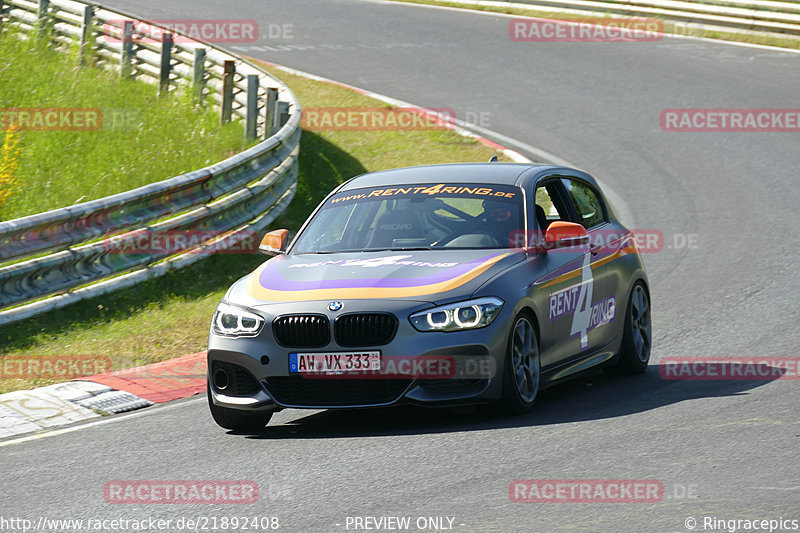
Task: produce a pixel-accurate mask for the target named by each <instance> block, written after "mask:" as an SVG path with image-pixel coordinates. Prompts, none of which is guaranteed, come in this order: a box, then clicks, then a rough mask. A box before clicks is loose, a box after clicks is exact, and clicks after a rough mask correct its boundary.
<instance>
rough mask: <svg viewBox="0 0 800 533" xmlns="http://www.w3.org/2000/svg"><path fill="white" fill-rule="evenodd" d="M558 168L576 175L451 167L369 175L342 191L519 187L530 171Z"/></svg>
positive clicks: (515, 166)
mask: <svg viewBox="0 0 800 533" xmlns="http://www.w3.org/2000/svg"><path fill="white" fill-rule="evenodd" d="M556 168H560V169H563V170H570V171H572V172H574V171H573V170H572V169H565V168H564V167H556V166H553V165H539V164H530V163H449V164H442V165H423V166H416V167H404V168H394V169H390V170H379V171H376V172H369V173H367V174H362V175H360V176H356V177H355V178H353V179H351V180H350V181H347V182H345V183H344V184H342V186H341V187H340V188H339V190H340V191H346V190H352V189H361V188H364V187H385V186H389V185H398V184H416V183H436V182H445V183H483V184H488V183H493V184H501V185H516V184H518V182H519V180H520V177H521V176H522V174H524V173H526V172H528V171H531V170H533V171H536V170H549V169H556ZM537 174H538V172H537Z"/></svg>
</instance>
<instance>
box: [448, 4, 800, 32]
mask: <svg viewBox="0 0 800 533" xmlns="http://www.w3.org/2000/svg"><path fill="white" fill-rule="evenodd" d="M452 1H453V3H457V4H464V5H483V6H498V7H509V6H512V5H516V6H519V7H527V8H530V9H541V10H546V11H550V10H552V11H557V12H558V11H561V12H573V13H578V14H585V15H587V16H592V15H594V16H597V15H598V14H615V15H625V16H630V17H656V18H660V19H664V20H669V21H673V22H679V23H684V24H689V25H699V26H700V27H701V29H707V30H712V31H733V32H758V33H762V34H766V35H771V36H774V37H790V38H798V37H800V3H798V2H796V1H788V0H709V1H707V2H695V1H691V0H514V1H513V2H509V1H498V0H494V1H491V0H489V1H481V0H452ZM689 28H691V26H690V27H689Z"/></svg>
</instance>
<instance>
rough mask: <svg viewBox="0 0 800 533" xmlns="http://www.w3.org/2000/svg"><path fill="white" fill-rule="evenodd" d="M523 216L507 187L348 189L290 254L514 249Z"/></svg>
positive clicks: (515, 193) (516, 192) (517, 194)
mask: <svg viewBox="0 0 800 533" xmlns="http://www.w3.org/2000/svg"><path fill="white" fill-rule="evenodd" d="M524 220H525V218H524V215H523V201H522V192H521V190H520V189H519V188H518V187H512V186H509V185H494V184H492V185H482V184H459V183H448V184H442V183H438V184H437V183H430V184H419V185H413V186H412V185H407V186H399V187H397V186H395V187H371V188H364V189H352V190H347V191H341V192H339V193H337V194H335V195H333V196H331V197H330V198H328V200H327V201H326V202H325V204H324V205H323V206H322V207H321V208H320V210H319V211H317V213H316V214H315V215H314V218H313V219H312V220H311V221H310V222H309V224H308V226H307V227H306V228H305V230H303V232H302V233H301V234H300V236H299V237H298V239H297V243H296V244H295V245H294V247H293V249H292V253H296V254H309V253H334V252H346V251H377V250H419V249H438V248H451V249H452V248H468V249H481V248H515V247H519V246H521V243H520V242H519V241H520V239H521V236H524V231H525V226H524Z"/></svg>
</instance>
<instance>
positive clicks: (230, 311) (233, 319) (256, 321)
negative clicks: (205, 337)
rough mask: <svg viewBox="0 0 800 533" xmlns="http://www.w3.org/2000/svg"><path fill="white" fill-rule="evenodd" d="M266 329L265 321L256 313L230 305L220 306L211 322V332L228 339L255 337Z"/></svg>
mask: <svg viewBox="0 0 800 533" xmlns="http://www.w3.org/2000/svg"><path fill="white" fill-rule="evenodd" d="M262 327H264V319H263V318H261V317H260V316H258V315H257V314H255V313H251V312H249V311H245V310H244V309H240V308H238V307H233V306H232V305H228V304H224V303H223V304H219V306H217V311H216V312H215V313H214V318H213V319H212V320H211V331H213V332H214V333H215V334H217V335H225V336H227V337H254V336H255V335H258V333H259V332H260V331H261V328H262Z"/></svg>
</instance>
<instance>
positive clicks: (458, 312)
mask: <svg viewBox="0 0 800 533" xmlns="http://www.w3.org/2000/svg"><path fill="white" fill-rule="evenodd" d="M502 307H503V300H501V299H500V298H495V297H488V298H479V299H477V300H469V301H466V302H457V303H453V304H448V305H442V306H439V307H434V308H433V309H426V310H425V311H420V312H419V313H414V314H413V315H411V316H410V317H408V318H409V320H411V325H413V326H414V328H416V329H417V330H419V331H461V330H465V329H477V328H483V327H486V326H488V325H489V324H491V323H492V321H493V320H494V319H495V318H497V315H498V314H500V309H502Z"/></svg>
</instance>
